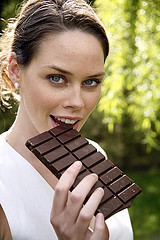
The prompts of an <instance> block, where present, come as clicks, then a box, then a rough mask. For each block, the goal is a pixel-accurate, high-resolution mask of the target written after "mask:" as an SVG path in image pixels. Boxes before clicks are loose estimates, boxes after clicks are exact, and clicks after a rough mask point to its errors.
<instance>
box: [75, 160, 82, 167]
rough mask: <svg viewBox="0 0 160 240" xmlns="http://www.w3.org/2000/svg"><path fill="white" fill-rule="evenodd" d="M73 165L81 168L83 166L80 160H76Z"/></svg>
mask: <svg viewBox="0 0 160 240" xmlns="http://www.w3.org/2000/svg"><path fill="white" fill-rule="evenodd" d="M73 166H74V167H76V168H80V167H81V166H82V163H81V162H80V161H76V162H74V163H73Z"/></svg>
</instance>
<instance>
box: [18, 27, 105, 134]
mask: <svg viewBox="0 0 160 240" xmlns="http://www.w3.org/2000/svg"><path fill="white" fill-rule="evenodd" d="M103 77H104V54H103V50H102V47H101V44H100V42H99V40H98V39H97V38H95V37H94V36H92V35H91V34H88V33H84V32H81V31H78V30H72V31H71V30H70V31H66V32H63V33H60V34H56V35H55V34H53V35H50V36H48V37H46V38H45V39H44V40H43V41H42V42H41V44H40V47H39V51H38V52H37V54H36V55H35V57H34V58H33V59H32V61H31V62H30V64H29V65H28V66H27V67H24V68H22V69H21V70H20V81H21V82H20V94H21V102H20V110H19V114H20V116H21V120H23V124H24V126H25V127H27V128H28V130H29V131H30V132H38V133H40V132H43V131H46V130H49V129H50V128H52V127H56V126H57V124H60V123H61V122H65V123H69V124H73V128H75V129H77V130H80V129H81V127H82V126H83V124H84V123H85V122H86V120H87V118H88V116H89V115H90V113H91V112H92V110H93V109H94V107H95V106H96V104H97V101H98V99H99V97H100V92H101V82H102V79H103Z"/></svg>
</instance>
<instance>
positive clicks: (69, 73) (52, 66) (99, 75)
mask: <svg viewBox="0 0 160 240" xmlns="http://www.w3.org/2000/svg"><path fill="white" fill-rule="evenodd" d="M45 67H47V68H51V69H54V70H57V71H59V72H61V73H64V74H68V75H70V76H72V75H73V73H71V72H69V71H67V70H64V69H62V68H60V67H57V66H56V65H47V66H45ZM104 75H105V72H99V73H96V74H93V75H90V76H88V78H93V77H101V76H104Z"/></svg>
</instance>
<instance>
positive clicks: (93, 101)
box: [86, 90, 101, 114]
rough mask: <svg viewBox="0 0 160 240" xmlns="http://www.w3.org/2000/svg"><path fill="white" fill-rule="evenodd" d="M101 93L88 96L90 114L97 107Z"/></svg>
mask: <svg viewBox="0 0 160 240" xmlns="http://www.w3.org/2000/svg"><path fill="white" fill-rule="evenodd" d="M100 92H101V90H99V91H97V92H95V93H93V94H91V96H88V98H87V101H86V109H87V110H88V112H89V114H90V113H91V112H92V111H93V109H94V108H95V107H96V105H97V103H98V100H99V98H100Z"/></svg>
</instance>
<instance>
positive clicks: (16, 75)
mask: <svg viewBox="0 0 160 240" xmlns="http://www.w3.org/2000/svg"><path fill="white" fill-rule="evenodd" d="M8 74H9V77H10V79H11V81H12V83H13V85H14V84H15V83H18V84H19V86H20V66H19V64H18V63H17V57H16V53H14V52H12V53H11V55H10V58H9V61H8Z"/></svg>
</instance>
